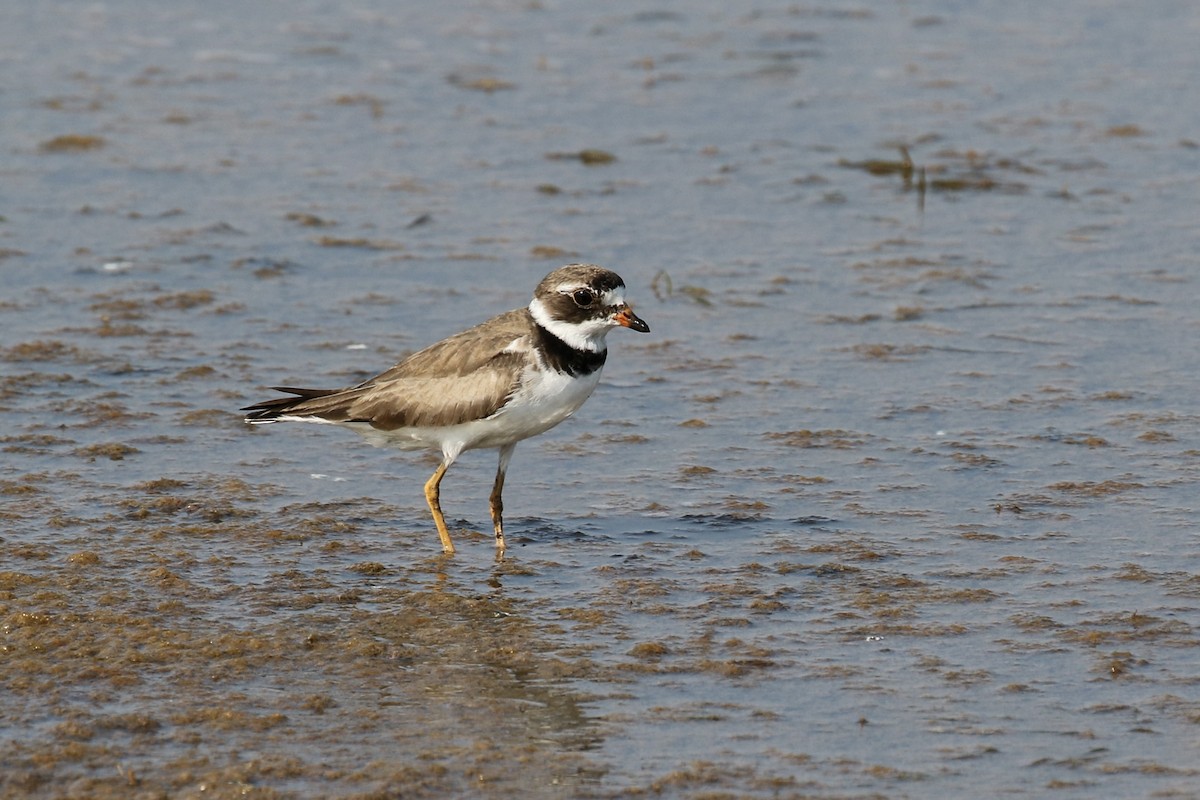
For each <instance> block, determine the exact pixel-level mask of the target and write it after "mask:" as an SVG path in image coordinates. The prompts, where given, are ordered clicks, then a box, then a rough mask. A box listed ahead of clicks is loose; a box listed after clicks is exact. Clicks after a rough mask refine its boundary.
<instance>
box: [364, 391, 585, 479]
mask: <svg viewBox="0 0 1200 800" xmlns="http://www.w3.org/2000/svg"><path fill="white" fill-rule="evenodd" d="M599 382H600V370H596V371H595V372H593V373H591V374H590V375H582V376H579V377H572V376H570V375H564V374H562V373H559V372H554V371H553V370H548V371H545V372H543V371H540V370H530V371H528V372H527V373H526V375H525V380H523V381H522V382H521V388H520V389H519V390H518V391H517V393H516V394H515V395H514V396H513V398H512V399H511V400H510V401H509V402H508V403H507V404H506V405H505V406H504V407H503V408H501V409H500V410H499V411H497V412H496V413H495V414H493V415H492V416H490V417H487V418H485V419H480V420H475V421H473V422H464V423H462V424H459V425H445V426H440V427H436V428H398V429H396V430H392V431H381V430H377V429H375V428H372V427H371V426H370V425H368V424H367V423H343V424H346V425H347V426H348V427H351V428H354V429H355V430H356V431H358V433H360V434H362V435H363V436H364V437H365V438H366V439H367V440H368V441H369V442H371V443H372V444H375V445H378V446H386V447H399V448H402V449H405V450H415V449H422V448H437V449H439V450H441V451H442V453H443V454H445V455H447V456H450V457H451V458H454V457H456V456H457V455H458V454H459V453H461V452H462V451H464V450H475V449H479V448H486V447H503V446H504V445H507V444H513V443H515V442H519V441H520V440H522V439H528V438H529V437H530V436H537V435H538V434H539V433H544V432H545V431H548V430H550V429H551V428H553V427H554V426H555V425H557V424H558V423H560V422H562V421H563V420H564V419H566V418H567V417H569V416H571V415H572V414H573V413H575V411H576V410H578V408H579V407H580V406H582V405H583V403H584V401H585V400H587V399H588V397H589V396H590V395H591V393H592V391H593V390H594V389H595V388H596V385H597V384H598V383H599Z"/></svg>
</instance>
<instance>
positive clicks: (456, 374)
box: [243, 309, 532, 430]
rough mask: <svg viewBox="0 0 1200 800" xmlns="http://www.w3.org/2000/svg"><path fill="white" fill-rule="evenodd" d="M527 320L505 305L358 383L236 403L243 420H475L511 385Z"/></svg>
mask: <svg viewBox="0 0 1200 800" xmlns="http://www.w3.org/2000/svg"><path fill="white" fill-rule="evenodd" d="M531 324H532V323H531V321H530V318H529V312H528V311H527V310H525V309H519V310H517V311H510V312H508V313H506V314H501V315H500V316H498V317H494V318H493V319H491V320H488V321H487V322H485V323H482V324H481V325H477V326H475V327H474V328H471V329H469V330H466V331H463V332H462V333H459V334H455V335H454V336H451V337H449V338H448V339H443V340H442V341H440V342H438V343H436V344H433V345H430V346H429V347H427V348H425V349H424V350H421V351H419V352H416V353H413V354H412V355H411V356H409V357H408V358H406V359H404V360H403V361H401V362H400V363H399V364H397V365H396V366H394V367H392V368H391V369H389V370H387V371H386V372H382V373H380V374H379V375H376V376H375V377H374V378H371V379H370V380H368V381H365V382H363V383H360V384H359V385H357V386H352V387H350V388H347V389H332V390H330V389H281V390H280V391H285V392H289V393H291V394H295V395H298V396H297V397H284V398H278V399H275V400H267V401H265V402H262V403H258V404H256V405H253V406H249V407H248V408H246V409H243V410H246V411H251V412H253V413H251V414H248V415H247V419H250V420H264V421H266V420H271V419H278V418H279V417H281V416H301V417H319V418H320V419H325V420H329V421H330V422H368V423H370V424H371V426H372V427H375V428H379V429H381V430H395V429H397V428H407V427H414V426H435V425H454V424H458V423H461V422H469V421H471V420H476V419H482V418H484V417H488V416H490V415H492V414H494V413H495V412H496V411H497V410H498V409H499V408H500V407H501V406H502V405H504V403H505V401H507V400H508V398H509V397H510V396H511V395H512V393H513V392H514V391H515V390H516V388H517V385H518V382H519V381H520V376H521V368H522V366H523V364H524V359H525V355H524V353H523V350H524V349H525V348H527V347H528V346H529V343H528V339H527V337H528V334H529V331H530V326H531ZM517 340H520V341H519V342H518V343H517V344H516V345H515V346H513V344H514V342H515V341H517ZM510 347H512V349H511V350H509V348H510Z"/></svg>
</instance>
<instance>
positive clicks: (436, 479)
mask: <svg viewBox="0 0 1200 800" xmlns="http://www.w3.org/2000/svg"><path fill="white" fill-rule="evenodd" d="M449 467H450V465H449V464H448V463H446V462H445V461H443V462H442V463H441V464H440V465H439V466H438V468H437V470H436V471H435V472H434V473H433V476H432V477H430V479H429V480H427V481H426V482H425V502H427V503H429V510H430V511H432V512H433V524H434V525H437V532H438V538H439V539H441V540H442V551H443V552H446V553H453V552H454V542H452V541H450V531H449V530H448V529H447V528H446V518H445V517H444V516H442V504H441V502H440V501H439V499H438V498H439V487H440V486H441V484H442V476H443V475H445V474H446V470H447V469H449Z"/></svg>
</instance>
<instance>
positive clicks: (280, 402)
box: [240, 386, 341, 420]
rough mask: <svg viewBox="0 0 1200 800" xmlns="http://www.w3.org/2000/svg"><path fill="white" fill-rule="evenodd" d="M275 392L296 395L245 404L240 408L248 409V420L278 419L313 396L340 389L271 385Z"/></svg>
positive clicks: (329, 393) (333, 392) (322, 395)
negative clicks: (249, 404) (250, 404)
mask: <svg viewBox="0 0 1200 800" xmlns="http://www.w3.org/2000/svg"><path fill="white" fill-rule="evenodd" d="M271 388H272V389H273V390H274V391H276V392H287V393H288V394H292V395H296V396H295V397H276V398H275V399H274V400H264V401H262V402H261V403H255V404H254V405H252V406H246V407H245V408H242V409H240V410H241V411H249V412H250V413H249V414H247V415H246V419H248V420H270V419H278V418H279V417H281V416H283V415H285V414H287V413H288V411H290V410H292V409H293V408H295V407H296V406H298V405H300V404H301V403H303V402H305V401H306V400H311V399H313V398H314V397H326V396H328V395H331V394H337V393H338V392H339V391H341V390H340V389H296V388H294V387H291V386H272V387H271Z"/></svg>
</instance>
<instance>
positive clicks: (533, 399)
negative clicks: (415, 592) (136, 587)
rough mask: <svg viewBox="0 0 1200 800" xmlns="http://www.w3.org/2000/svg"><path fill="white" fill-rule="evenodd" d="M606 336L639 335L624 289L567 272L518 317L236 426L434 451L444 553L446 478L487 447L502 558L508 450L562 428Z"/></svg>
mask: <svg viewBox="0 0 1200 800" xmlns="http://www.w3.org/2000/svg"><path fill="white" fill-rule="evenodd" d="M616 327H625V328H630V329H631V330H635V331H639V332H641V333H649V332H650V326H648V325H647V324H646V323H645V322H643V321H642V319H641V318H640V317H638V316H637V315H636V314H634V313H633V309H631V308H630V307H629V304H628V303H626V302H625V282H624V281H622V280H621V276H619V275H617V274H616V273H615V272H612V271H610V270H607V269H604V268H603V267H598V266H596V265H594V264H569V265H567V266H565V267H561V268H560V269H556V270H554V271H553V272H551V273H550V274H549V275H547V276H546V277H545V278H543V279H542V282H541V283H539V284H538V285H537V288H536V289H535V290H534V293H533V300H531V301H530V303H529V306H528V307H526V308H519V309H516V310H514V311H509V312H507V313H504V314H501V315H499V316H497V317H492V318H491V319H489V320H488V321H487V322H483V323H480V324H479V325H476V326H475V327H474V328H470V329H468V330H465V331H463V332H462V333H458V334H455V335H454V336H451V337H449V338H448V339H443V340H442V341H440V342H438V343H437V344H433V345H430V346H429V347H426V348H425V349H424V350H421V351H419V352H416V353H414V354H412V355H411V356H409V357H408V358H406V359H404V360H403V361H401V362H400V363H399V364H397V365H396V366H394V367H392V368H391V369H389V370H387V371H386V372H382V373H380V374H379V375H376V376H375V377H374V378H371V379H370V380H368V381H364V382H363V383H360V384H358V385H356V386H350V387H347V388H344V389H294V388H288V387H274V388H275V390H276V391H280V392H286V393H288V394H290V395H293V396H292V397H280V398H276V399H273V400H265V401H263V402H261V403H256V404H254V405H252V406H247V407H246V408H243V409H242V410H243V411H248V412H250V413H249V414H247V415H246V418H245V419H246V422H249V423H252V424H265V423H271V422H321V423H331V424H335V425H343V426H345V427H348V428H353V429H355V430H357V431H358V432H360V433H363V434H365V435H367V436H368V437H369V438H370V439H372V440H373V441H374V443H376V444H385V445H391V446H394V447H400V448H402V449H406V450H413V449H422V448H431V449H432V448H436V449H438V450H440V451H441V453H442V461H441V464H439V465H438V468H437V469H436V470H435V471H434V473H433V475H432V476H431V477H430V478H429V480H428V481H426V483H425V500H426V502H428V503H429V510H430V511H431V512H432V513H433V522H434V524H435V525H436V526H437V532H438V536H439V537H440V538H441V541H442V550H444V551H445V552H447V553H453V552H454V543H453V542H452V541H451V540H450V532H449V530H448V529H447V528H446V519H445V517H444V516H443V515H442V507H441V502H440V500H439V487H440V485H441V482H442V478H443V477H444V476H445V474H446V470H447V469H449V468H450V465H451V464H453V463H454V461H455V460H456V459H457V458H458V457H459V455H460V454H461V453H463V452H464V451H466V450H475V449H479V448H491V447H496V448H499V450H500V462H499V465H498V467H497V468H496V481H495V483H494V484H493V485H492V493H491V496H490V498H489V506H490V510H491V515H492V525H493V527H494V528H495V532H496V548H497V552H498V553H499V552H500V551H503V550H504V521H503V511H504V503H503V501H502V500H501V494H502V492H503V490H504V473H505V472H506V470H507V469H508V462H509V461H510V460H511V459H512V454H513V449H514V448H515V447H516V445H517V442H519V441H521V440H522V439H528V438H529V437H530V436H536V435H537V434H539V433H543V432H545V431H547V430H549V429H550V428H553V427H554V426H555V425H557V424H558V423H560V422H562V421H563V420H564V419H566V418H567V417H569V416H571V414H573V413H574V412H575V411H576V410H577V409H578V408H579V407H580V406H581V405H583V402H584V401H585V400H587V398H588V396H589V395H590V394H591V393H592V390H593V389H595V388H596V384H597V383H598V382H599V381H600V370H601V369H602V368H603V367H604V360H605V358H606V357H607V355H608V346H607V344H606V343H605V336H607V334H608V332H609V331H610V330H612V329H613V328H616Z"/></svg>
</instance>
